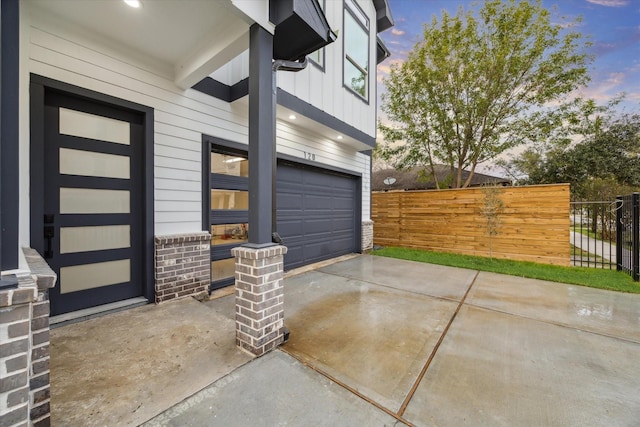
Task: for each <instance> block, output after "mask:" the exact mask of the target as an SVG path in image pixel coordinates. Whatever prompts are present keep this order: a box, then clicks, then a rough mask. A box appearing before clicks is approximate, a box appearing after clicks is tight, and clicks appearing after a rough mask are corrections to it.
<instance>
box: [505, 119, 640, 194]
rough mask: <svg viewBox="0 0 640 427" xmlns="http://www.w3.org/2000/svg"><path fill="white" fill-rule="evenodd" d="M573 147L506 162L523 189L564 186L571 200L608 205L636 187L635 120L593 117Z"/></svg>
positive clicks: (638, 124) (639, 150)
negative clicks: (518, 173)
mask: <svg viewBox="0 0 640 427" xmlns="http://www.w3.org/2000/svg"><path fill="white" fill-rule="evenodd" d="M592 121H593V122H594V123H596V125H595V126H593V127H592V128H591V129H588V130H587V131H586V133H587V134H586V135H581V136H580V139H579V140H578V141H577V142H575V143H574V144H573V145H569V146H564V147H562V146H554V147H552V148H551V149H550V150H549V151H547V152H546V153H545V152H537V151H535V149H533V148H530V149H528V150H527V151H525V152H523V153H522V154H521V155H519V156H518V157H516V158H515V159H513V160H512V161H511V162H510V163H509V167H510V168H511V170H519V171H521V173H522V174H523V175H524V177H523V178H521V179H520V183H523V184H552V183H561V182H567V183H570V184H571V193H572V196H573V198H574V199H576V200H612V199H614V198H615V195H616V194H623V193H627V192H631V191H633V190H637V189H639V188H640V115H638V114H623V115H621V116H617V117H616V116H611V115H609V116H598V117H597V118H596V119H593V120H592Z"/></svg>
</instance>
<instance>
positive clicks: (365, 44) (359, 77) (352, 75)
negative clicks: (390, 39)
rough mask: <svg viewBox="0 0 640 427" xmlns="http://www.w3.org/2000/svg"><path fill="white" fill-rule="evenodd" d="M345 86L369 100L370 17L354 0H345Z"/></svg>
mask: <svg viewBox="0 0 640 427" xmlns="http://www.w3.org/2000/svg"><path fill="white" fill-rule="evenodd" d="M344 5H345V7H344V28H343V29H344V36H343V47H344V65H343V83H344V86H345V87H347V88H348V89H350V90H352V91H353V92H354V93H356V94H357V95H359V96H360V97H362V98H363V99H364V100H366V101H368V100H369V19H368V18H367V15H365V13H364V12H363V11H362V10H361V9H360V8H359V7H358V5H357V4H356V3H355V1H354V0H345V2H344Z"/></svg>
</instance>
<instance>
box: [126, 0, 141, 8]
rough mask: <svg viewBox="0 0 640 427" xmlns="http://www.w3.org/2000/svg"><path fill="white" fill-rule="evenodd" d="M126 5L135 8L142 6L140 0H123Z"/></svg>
mask: <svg viewBox="0 0 640 427" xmlns="http://www.w3.org/2000/svg"><path fill="white" fill-rule="evenodd" d="M124 2H125V3H126V4H127V6H131V7H135V8H136V9H137V8H139V7H142V3H141V2H140V0H124Z"/></svg>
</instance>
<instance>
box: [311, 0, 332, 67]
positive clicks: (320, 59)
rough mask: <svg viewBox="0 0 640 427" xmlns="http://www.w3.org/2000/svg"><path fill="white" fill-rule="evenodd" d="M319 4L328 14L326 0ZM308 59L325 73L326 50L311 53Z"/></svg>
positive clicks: (319, 1) (319, 0)
mask: <svg viewBox="0 0 640 427" xmlns="http://www.w3.org/2000/svg"><path fill="white" fill-rule="evenodd" d="M318 4H319V5H320V8H321V9H322V11H323V12H326V10H327V9H326V0H318ZM307 58H308V59H310V60H311V63H312V64H314V65H316V66H318V68H320V69H321V70H322V71H324V48H322V49H318V50H316V51H314V52H311V53H310V54H309V55H307Z"/></svg>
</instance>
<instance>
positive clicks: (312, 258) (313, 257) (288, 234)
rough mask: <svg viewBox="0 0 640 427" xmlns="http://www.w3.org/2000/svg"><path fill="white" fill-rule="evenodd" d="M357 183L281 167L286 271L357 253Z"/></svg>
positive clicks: (342, 177)
mask: <svg viewBox="0 0 640 427" xmlns="http://www.w3.org/2000/svg"><path fill="white" fill-rule="evenodd" d="M357 183H358V182H357V179H356V178H355V177H352V176H348V175H341V174H337V173H332V172H329V171H325V170H321V169H316V168H313V167H307V166H302V165H298V164H295V163H289V162H282V161H281V162H280V163H279V164H278V197H277V209H278V233H279V234H280V236H281V237H282V238H283V239H284V244H285V246H286V247H287V248H288V252H287V255H286V256H285V258H284V266H285V269H287V270H288V269H291V268H296V267H300V266H301V265H305V264H310V263H313V262H317V261H321V260H324V259H328V258H333V257H336V256H340V255H344V254H348V253H352V252H357V251H359V250H360V247H359V246H360V245H359V244H358V241H357V235H356V234H357V233H356V229H357V228H356V227H357V225H358V224H359V214H358V212H357V200H358V197H359V195H358V194H357V193H358V185H357Z"/></svg>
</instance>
